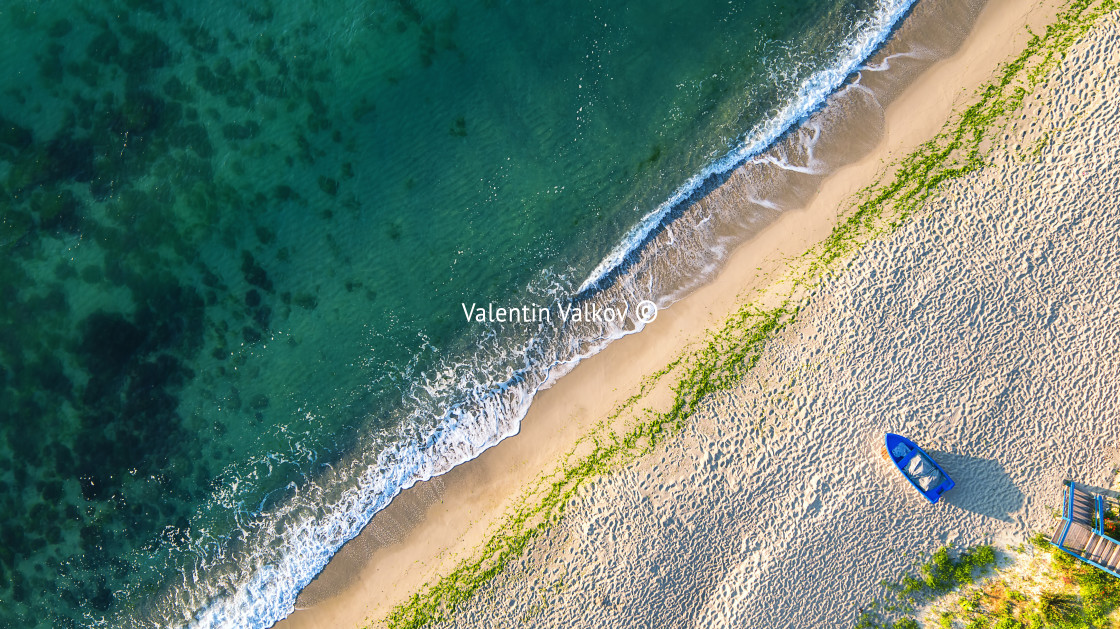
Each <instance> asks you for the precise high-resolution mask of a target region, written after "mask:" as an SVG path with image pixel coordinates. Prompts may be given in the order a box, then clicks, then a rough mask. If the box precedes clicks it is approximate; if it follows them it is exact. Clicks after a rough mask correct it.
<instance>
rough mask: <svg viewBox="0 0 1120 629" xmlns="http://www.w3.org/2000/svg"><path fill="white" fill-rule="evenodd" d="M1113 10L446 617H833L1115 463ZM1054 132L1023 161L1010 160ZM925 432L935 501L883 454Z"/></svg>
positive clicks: (527, 622)
mask: <svg viewBox="0 0 1120 629" xmlns="http://www.w3.org/2000/svg"><path fill="white" fill-rule="evenodd" d="M1118 68H1120V20H1118V19H1117V17H1116V16H1113V17H1111V18H1108V19H1107V20H1106V22H1105V23H1104V24H1102V25H1100V26H1098V27H1097V28H1096V29H1095V30H1094V31H1092V32H1091V33H1090V34H1089V36H1088V37H1087V39H1086V41H1083V42H1081V43H1079V44H1077V45H1076V46H1075V49H1074V51H1073V52H1072V54H1071V55H1070V56H1069V57H1068V58H1067V60H1066V61H1065V62H1064V66H1063V68H1062V70H1061V71H1060V74H1058V75H1057V76H1056V77H1055V78H1054V79H1053V80H1052V82H1051V84H1050V85H1049V86H1047V87H1046V88H1044V89H1041V90H1040V93H1039V96H1038V98H1034V99H1032V100H1031V102H1030V103H1029V104H1028V106H1027V107H1026V109H1025V110H1024V120H1023V122H1022V123H1021V127H1022V128H1021V129H1017V130H1014V131H1013V132H1011V135H1010V136H1009V138H1008V144H1009V145H1010V152H1009V153H1007V154H1002V155H998V156H997V163H996V164H995V165H993V166H992V167H990V168H988V169H986V170H984V171H982V172H980V173H978V174H976V175H974V176H971V177H968V178H967V179H965V180H962V181H959V182H957V183H956V184H954V185H953V186H952V187H951V188H950V189H949V190H947V191H946V194H945V196H944V198H943V199H942V200H940V201H938V202H937V203H935V204H934V207H932V208H931V211H929V212H928V213H927V214H925V215H923V216H921V217H919V218H917V219H916V220H913V221H911V222H910V223H908V224H907V225H906V226H904V227H903V228H902V229H901V230H900V231H898V232H897V233H895V234H894V235H892V236H890V237H888V238H886V239H885V240H883V241H881V242H878V243H875V244H872V245H870V246H869V247H868V248H866V249H865V250H864V251H863V252H862V253H861V254H860V255H859V256H858V257H857V259H856V260H855V261H854V262H853V263H852V264H851V265H850V267H849V268H848V269H847V270H846V271H845V272H844V273H843V274H842V275H841V276H839V277H838V278H837V279H835V280H834V281H832V282H831V283H829V284H828V285H826V286H824V287H823V288H822V289H821V290H820V291H818V293H817V294H816V295H814V297H813V298H812V301H811V304H810V306H809V308H808V309H807V310H806V311H804V312H803V313H802V315H801V316H800V317H799V319H798V321H797V322H796V323H795V324H794V325H793V326H792V327H791V328H789V329H787V330H786V331H785V333H783V334H782V336H781V338H780V339H779V340H778V342H775V343H773V344H772V345H771V346H770V347H769V349H768V350H767V351H766V353H765V355H764V358H763V361H762V362H761V363H760V364H759V366H758V367H757V368H756V369H755V371H754V372H753V373H752V374H751V376H750V377H748V378H747V380H746V381H745V382H744V383H743V384H742V385H741V386H739V387H738V388H737V389H735V390H734V391H732V392H731V393H729V394H725V395H720V396H716V397H715V399H712V400H711V401H710V403H709V405H708V409H707V410H706V411H705V412H703V413H701V415H700V416H698V417H696V418H694V423H693V425H692V428H690V429H688V430H687V431H686V432H685V434H683V435H682V436H681V437H680V438H677V439H675V440H672V441H671V442H670V443H669V444H667V445H666V446H665V447H664V448H662V451H660V452H658V453H656V454H654V455H653V456H651V457H649V458H648V459H646V460H644V461H643V462H641V463H640V464H637V465H635V466H634V467H632V468H630V469H628V470H626V471H624V472H622V473H619V474H616V475H613V476H610V477H607V478H604V479H602V480H600V481H598V482H596V483H595V484H594V485H593V486H592V487H590V488H589V489H588V490H587V491H586V492H585V496H586V499H585V500H584V501H582V502H580V503H578V504H576V505H575V506H574V507H572V508H571V509H569V511H568V512H567V515H566V517H565V519H564V521H563V523H562V524H561V525H560V526H558V527H556V528H555V529H553V530H551V531H550V532H549V533H548V534H547V535H546V536H544V537H543V538H541V539H538V540H537V541H535V542H534V543H533V544H532V546H531V548H530V550H529V551H528V552H527V553H526V555H525V557H524V559H523V561H522V562H521V563H520V565H519V566H516V567H514V568H513V569H510V570H507V571H506V572H505V573H504V574H503V575H501V576H500V577H499V578H498V579H497V580H496V581H495V582H493V583H492V584H491V585H490V586H488V587H486V588H484V590H483V591H482V592H481V593H480V594H479V595H478V596H477V597H476V598H475V599H474V601H472V603H471V604H470V605H468V606H467V608H466V609H464V610H463V611H462V613H461V614H459V615H458V617H457V619H456V621H455V622H454V623H453V625H454V626H455V627H494V626H502V627H514V626H534V627H623V626H626V627H712V626H730V627H834V626H835V627H842V626H851V625H852V624H853V623H854V621H855V619H856V617H857V609H858V608H859V607H860V606H861V605H862V604H865V603H867V602H869V601H870V600H871V599H872V598H873V597H874V596H876V595H877V594H878V593H879V592H880V591H881V590H880V589H879V586H878V585H877V583H878V582H879V580H880V579H884V578H894V577H897V576H898V574H899V572H900V571H902V570H904V569H905V568H906V567H907V566H908V565H909V564H910V563H911V561H912V560H913V559H914V558H915V557H916V556H917V555H918V554H920V553H922V552H929V551H932V550H934V549H936V548H937V547H939V546H941V545H943V544H945V543H948V542H956V543H958V544H974V543H977V542H981V541H989V540H992V541H996V542H997V543H999V542H1002V543H1014V542H1016V541H1019V540H1020V539H1021V537H1022V536H1024V535H1025V534H1027V533H1028V532H1030V531H1033V530H1040V529H1048V528H1049V527H1050V526H1051V525H1052V521H1053V520H1052V515H1051V514H1052V510H1053V509H1054V508H1056V507H1057V506H1058V492H1059V490H1060V487H1061V483H1062V481H1063V480H1064V479H1073V480H1076V481H1078V482H1084V483H1087V484H1089V485H1097V486H1104V485H1106V484H1107V483H1108V481H1109V480H1110V479H1111V478H1112V476H1113V474H1112V472H1113V468H1114V466H1115V465H1116V464H1117V463H1118V461H1120V449H1118V448H1117V445H1118V444H1120V421H1117V419H1116V418H1117V416H1120V390H1118V384H1120V358H1118V356H1117V353H1118V352H1120V303H1118V299H1120V197H1118V196H1117V192H1118V191H1120V166H1118V165H1117V164H1116V160H1117V154H1118V153H1120V71H1118ZM1048 132H1049V133H1052V134H1053V135H1052V138H1051V141H1050V143H1049V145H1048V146H1047V147H1046V148H1045V149H1044V150H1043V152H1042V154H1041V159H1040V160H1039V159H1030V158H1025V157H1022V156H1021V155H1020V153H1019V150H1017V147H1016V145H1020V146H1021V151H1022V152H1026V151H1028V150H1029V149H1030V148H1031V146H1032V145H1033V143H1034V142H1035V141H1036V140H1037V139H1038V138H1040V137H1042V134H1044V133H1048ZM888 431H891V432H899V433H902V434H905V435H907V436H909V437H911V438H912V439H914V440H915V441H917V442H918V443H919V445H922V446H924V447H925V448H926V449H927V450H928V451H929V452H930V453H931V454H932V455H933V456H934V458H935V459H936V460H938V461H939V462H940V463H941V464H942V465H943V466H944V467H945V468H946V470H947V471H948V472H949V473H950V474H951V475H952V476H953V477H954V478H955V479H956V481H957V488H956V489H954V490H952V491H951V492H949V493H948V494H947V495H946V496H945V498H944V499H943V500H942V501H941V503H939V504H938V505H936V506H930V505H929V504H928V503H926V502H925V500H924V499H923V498H921V497H920V496H919V495H918V494H917V493H916V492H915V491H914V490H913V489H912V488H910V487H909V485H907V484H906V483H905V481H904V480H903V479H902V477H901V476H900V475H899V474H898V473H897V472H896V471H894V470H893V468H891V467H890V466H889V464H888V463H886V462H885V461H884V460H883V459H882V458H880V454H879V449H880V447H881V444H882V438H883V433H884V432H888Z"/></svg>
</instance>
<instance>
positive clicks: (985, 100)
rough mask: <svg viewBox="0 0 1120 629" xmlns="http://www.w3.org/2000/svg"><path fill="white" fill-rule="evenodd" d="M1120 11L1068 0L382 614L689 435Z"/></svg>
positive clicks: (431, 607) (470, 569)
mask: <svg viewBox="0 0 1120 629" xmlns="http://www.w3.org/2000/svg"><path fill="white" fill-rule="evenodd" d="M1117 7H1118V4H1117V1H1116V0H1106V1H1104V2H1092V1H1089V0H1077V1H1074V2H1071V3H1069V4H1067V5H1065V7H1064V9H1063V10H1062V11H1061V12H1060V13H1059V14H1058V15H1057V17H1056V19H1055V21H1054V22H1053V23H1052V24H1050V25H1049V26H1047V28H1046V31H1045V32H1044V33H1041V34H1036V33H1032V34H1031V37H1030V39H1029V40H1028V42H1027V45H1026V47H1025V48H1024V49H1023V51H1022V52H1021V53H1020V54H1019V55H1018V56H1017V57H1015V58H1014V59H1013V60H1011V61H1010V62H1007V63H1004V64H1002V65H1000V66H999V67H998V69H997V71H996V76H995V77H994V78H993V79H992V80H991V81H989V82H988V83H986V84H984V85H983V86H981V87H980V88H979V89H978V90H977V92H976V96H975V102H974V103H973V104H972V105H970V106H969V107H967V108H966V109H965V110H964V111H963V112H959V113H957V114H954V115H953V116H952V117H951V118H950V120H949V121H948V122H947V123H946V124H945V126H944V127H943V128H942V130H941V131H940V132H939V133H938V134H937V135H936V136H934V137H933V138H932V139H930V140H929V141H927V142H925V143H923V144H922V145H920V146H919V147H918V148H917V149H916V150H915V151H914V152H912V153H910V154H909V155H907V156H905V157H903V158H902V159H900V160H899V161H897V162H895V163H894V164H893V167H892V168H891V171H892V172H891V174H889V175H888V176H885V177H884V178H883V179H881V180H879V181H876V182H874V183H872V184H870V185H869V186H867V187H866V188H863V189H862V190H860V191H859V192H857V193H856V194H855V195H854V197H853V199H852V203H851V206H850V207H849V210H848V211H847V212H846V213H845V214H844V215H843V216H842V220H841V222H840V224H839V225H837V227H836V228H835V229H834V230H833V232H832V233H831V234H830V235H829V236H828V237H827V238H825V239H824V240H823V241H822V242H821V243H819V244H818V245H817V246H815V247H813V248H812V249H810V250H809V251H807V252H806V253H805V254H804V255H803V256H802V262H803V263H804V265H803V266H802V267H801V269H800V270H799V271H797V272H796V274H795V275H794V276H793V285H792V288H791V289H790V291H789V294H788V295H787V296H786V297H785V298H784V299H783V300H782V301H781V303H780V304H778V305H777V306H773V307H763V306H761V305H759V304H757V303H748V304H746V305H744V306H742V307H741V308H740V309H739V310H738V311H737V312H735V313H734V314H733V315H731V316H730V317H729V318H728V319H727V321H725V322H724V323H723V324H722V326H721V327H720V328H719V329H718V330H716V331H714V332H711V333H709V335H708V337H707V339H706V340H705V341H703V342H702V343H700V344H699V345H698V346H697V347H693V348H690V349H688V350H686V352H685V354H683V355H682V356H680V357H678V358H677V359H676V360H674V361H672V362H671V363H670V364H668V365H666V366H665V367H664V368H662V369H661V370H659V371H658V372H656V373H654V374H652V375H651V376H649V377H648V378H646V380H645V381H644V382H643V384H642V387H641V390H640V391H639V393H638V394H637V395H635V396H633V397H631V398H629V399H628V400H626V401H624V402H623V403H622V404H621V405H620V406H619V407H618V408H617V409H616V410H615V412H614V413H612V415H611V416H610V417H607V418H604V421H603V422H601V423H600V424H599V425H598V426H597V428H596V429H595V430H593V431H592V432H591V433H589V434H588V435H586V436H585V437H584V438H583V439H582V440H581V442H580V444H579V445H577V447H576V449H575V450H573V451H572V452H571V453H569V454H568V456H566V457H565V458H564V460H563V462H562V465H561V466H560V468H559V469H558V470H557V471H556V472H554V473H553V474H551V475H547V476H544V477H542V478H540V479H538V480H537V482H536V484H535V486H534V487H533V488H531V489H530V490H529V491H528V492H527V493H526V494H525V495H524V496H522V498H521V500H520V501H519V502H518V504H517V505H516V506H515V507H513V508H512V509H511V511H510V513H509V514H508V515H507V516H506V519H505V520H504V521H503V523H502V524H501V525H500V527H498V528H497V530H495V531H494V532H493V534H492V535H491V536H490V537H489V539H487V541H486V542H485V543H484V544H483V545H482V546H481V547H479V548H477V549H476V550H475V551H474V553H473V554H472V555H471V556H470V557H469V558H467V559H465V560H463V561H462V562H460V563H459V564H458V565H457V566H456V568H455V569H454V570H453V571H452V572H451V573H450V574H448V575H447V576H445V577H443V578H441V579H440V580H439V581H437V582H436V583H433V584H428V585H425V586H424V587H423V588H422V589H421V590H420V591H419V592H416V593H414V594H413V595H412V596H411V597H410V598H409V599H408V600H407V601H405V602H404V603H402V604H400V605H398V606H396V607H395V608H394V609H393V610H392V611H391V612H390V613H389V615H388V616H387V617H386V618H385V619H384V622H385V623H386V624H387V625H388V626H389V627H391V628H392V629H415V628H418V627H424V626H427V625H429V624H432V623H435V622H441V621H445V620H449V619H450V618H451V617H452V615H453V614H454V612H455V610H456V609H457V608H458V606H459V605H460V604H462V603H464V602H466V601H467V600H468V599H470V598H471V597H472V596H473V595H474V594H475V593H476V592H477V591H478V590H479V589H480V588H481V587H482V586H483V585H485V584H486V583H487V582H489V581H490V580H491V579H492V578H494V577H495V576H496V575H498V574H499V573H500V572H501V571H502V570H503V569H504V568H505V567H506V566H507V565H508V564H509V563H510V562H511V561H513V560H515V559H517V558H518V557H520V556H521V555H522V554H523V553H524V551H525V548H526V547H527V546H528V545H529V543H530V542H531V541H532V540H533V539H534V538H536V537H537V536H539V535H541V534H542V533H543V532H544V531H545V530H547V529H548V528H549V527H551V526H553V525H554V524H556V523H557V522H558V521H559V520H560V519H561V518H562V517H563V514H564V510H565V508H566V507H567V506H568V505H569V504H572V503H573V502H574V499H575V498H576V496H577V494H578V492H579V490H580V489H581V488H582V487H583V486H584V485H585V484H586V483H587V482H588V481H589V480H592V479H595V478H597V477H600V476H602V475H604V474H608V473H611V472H612V471H615V470H618V469H621V468H622V467H624V466H625V465H627V464H629V463H632V462H633V461H634V460H635V459H637V458H638V457H640V456H642V455H643V454H646V453H649V452H650V451H651V450H652V449H653V448H655V447H656V446H657V445H658V444H660V443H662V442H663V441H664V440H665V439H667V438H669V437H670V436H672V435H674V434H677V433H678V432H680V430H681V429H682V428H684V426H685V425H686V424H687V422H688V420H689V419H690V418H691V417H692V416H693V415H694V414H695V413H696V412H697V411H698V410H699V409H700V408H701V403H702V402H703V401H704V399H705V398H707V397H708V396H709V395H711V394H712V393H716V392H719V391H724V390H727V389H729V388H731V387H732V386H734V385H735V384H737V383H739V382H740V381H741V380H742V378H743V376H744V375H745V374H746V373H747V372H748V371H750V369H752V368H753V367H754V366H755V365H756V364H757V363H758V361H759V359H760V358H761V356H762V351H763V350H764V349H765V347H766V344H767V342H768V341H770V340H771V339H773V338H774V337H775V335H776V334H777V333H778V332H779V331H780V330H782V329H783V328H784V327H786V326H787V325H789V324H790V323H791V322H792V321H794V320H795V319H796V317H797V314H798V313H799V312H800V310H801V308H802V307H804V305H805V304H807V303H808V301H809V298H810V297H809V295H810V293H811V290H812V289H813V288H814V287H816V286H817V285H819V283H820V281H821V280H822V279H824V278H825V277H827V276H829V275H831V274H834V273H836V272H839V271H840V270H841V269H842V266H843V265H844V264H846V263H847V262H848V261H850V260H851V259H852V258H853V257H854V254H855V253H856V252H858V250H859V249H860V248H861V247H862V246H863V245H864V244H866V243H868V242H870V241H871V240H873V239H875V238H880V237H882V236H884V235H887V234H889V233H891V232H893V231H894V230H895V229H897V228H898V227H899V226H900V225H902V224H903V222H905V221H906V220H907V219H908V218H909V217H910V216H912V215H913V214H914V213H916V212H918V211H920V210H922V209H923V208H925V207H926V206H927V204H928V203H929V202H930V201H931V200H933V199H934V198H936V195H938V194H939V193H940V191H941V189H942V184H945V183H947V182H950V181H953V180H955V179H958V178H960V177H963V176H965V175H968V174H970V173H973V172H975V171H977V170H979V169H981V168H983V167H984V166H985V165H986V164H988V163H989V160H988V156H989V152H990V151H991V149H992V146H993V139H994V138H995V136H996V134H997V132H999V131H1000V130H1002V129H1004V128H1006V127H1007V125H1008V124H1010V122H1011V114H1012V113H1014V112H1016V111H1017V110H1019V109H1020V108H1021V107H1022V105H1023V103H1024V101H1025V99H1026V97H1027V96H1028V95H1030V94H1031V93H1032V92H1033V91H1034V90H1035V89H1036V88H1037V87H1038V86H1039V85H1040V84H1042V83H1043V81H1044V80H1045V79H1046V77H1047V75H1048V74H1049V73H1050V72H1051V71H1052V70H1054V69H1055V68H1056V67H1057V66H1058V64H1059V63H1060V62H1061V59H1062V58H1063V57H1064V55H1065V52H1066V51H1067V50H1068V49H1069V47H1070V46H1071V45H1073V43H1074V42H1076V41H1077V40H1078V39H1079V38H1080V37H1081V36H1082V35H1083V34H1084V33H1085V32H1086V31H1088V30H1089V29H1090V28H1091V27H1092V26H1093V25H1094V24H1095V23H1096V22H1097V20H1099V19H1100V18H1101V17H1102V16H1103V15H1106V14H1108V13H1110V12H1112V11H1115V10H1116V8H1117ZM670 374H672V375H674V376H676V380H675V381H674V383H673V385H672V390H673V394H674V395H673V401H672V404H671V405H670V407H669V408H668V410H665V411H653V410H650V409H646V410H644V411H642V412H641V414H640V417H641V420H640V421H637V422H636V423H635V424H634V425H632V426H631V427H630V428H629V429H628V430H627V431H625V432H623V433H622V434H619V433H618V432H616V431H612V430H611V429H610V428H609V423H610V421H611V420H613V419H615V418H617V417H619V416H620V415H621V414H622V413H624V412H626V411H628V410H631V409H633V408H635V407H636V406H637V405H638V404H639V403H640V402H641V401H642V400H643V399H645V396H646V394H648V392H649V391H650V390H651V389H652V388H653V386H654V385H655V384H657V383H658V382H659V381H660V380H661V379H662V378H664V377H666V376H669V375H670ZM577 452H579V454H578V455H577V454H576V453H577Z"/></svg>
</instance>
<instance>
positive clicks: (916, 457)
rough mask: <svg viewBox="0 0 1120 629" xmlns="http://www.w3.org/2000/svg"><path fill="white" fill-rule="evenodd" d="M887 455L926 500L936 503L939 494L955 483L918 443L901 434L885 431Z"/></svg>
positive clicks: (939, 496)
mask: <svg viewBox="0 0 1120 629" xmlns="http://www.w3.org/2000/svg"><path fill="white" fill-rule="evenodd" d="M886 442H887V448H886V454H887V457H888V458H889V459H890V460H891V463H894V466H895V467H897V468H898V471H899V472H902V475H903V476H905V477H906V480H907V481H908V482H909V483H910V484H911V485H912V486H913V487H914V489H917V490H918V493H920V494H921V495H923V496H925V498H926V500H928V501H930V502H931V503H936V502H937V501H938V499H940V498H941V494H943V493H945V492H947V491H949V490H950V489H952V488H953V486H954V485H956V483H954V482H953V479H952V478H949V475H948V474H946V473H945V470H943V469H941V466H940V465H938V464H937V462H936V461H934V460H933V458H932V457H930V455H928V454H926V451H925V450H922V449H921V448H919V447H918V444H916V443H914V442H913V441H910V440H909V439H907V438H906V437H903V436H902V435H896V434H894V433H890V432H888V433H887V439H886Z"/></svg>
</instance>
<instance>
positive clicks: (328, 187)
mask: <svg viewBox="0 0 1120 629" xmlns="http://www.w3.org/2000/svg"><path fill="white" fill-rule="evenodd" d="M319 189H320V190H322V191H323V192H325V193H327V194H329V195H331V196H332V197H333V196H335V195H336V194H338V181H336V180H334V179H332V178H330V177H326V176H324V175H319Z"/></svg>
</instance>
